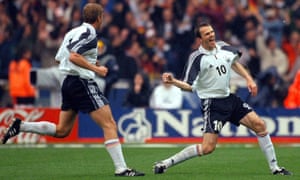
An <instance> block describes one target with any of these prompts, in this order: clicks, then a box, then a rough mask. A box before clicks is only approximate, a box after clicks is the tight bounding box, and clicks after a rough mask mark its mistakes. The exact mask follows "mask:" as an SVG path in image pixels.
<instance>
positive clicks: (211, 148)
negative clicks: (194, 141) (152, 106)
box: [202, 146, 216, 155]
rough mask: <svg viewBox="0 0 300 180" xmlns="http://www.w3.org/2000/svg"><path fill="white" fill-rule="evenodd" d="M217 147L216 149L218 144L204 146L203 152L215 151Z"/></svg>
mask: <svg viewBox="0 0 300 180" xmlns="http://www.w3.org/2000/svg"><path fill="white" fill-rule="evenodd" d="M215 149H216V146H202V151H203V154H205V155H206V154H210V153H212V152H214V150H215Z"/></svg>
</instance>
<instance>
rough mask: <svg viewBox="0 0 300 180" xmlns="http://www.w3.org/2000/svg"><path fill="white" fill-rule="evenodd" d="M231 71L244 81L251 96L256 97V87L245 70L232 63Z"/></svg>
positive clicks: (237, 63) (238, 64) (236, 63)
mask: <svg viewBox="0 0 300 180" xmlns="http://www.w3.org/2000/svg"><path fill="white" fill-rule="evenodd" d="M232 69H233V70H234V71H235V72H236V73H238V74H239V75H241V76H242V77H243V78H245V79H246V81H247V86H248V90H249V92H250V93H251V95H252V96H256V95H257V85H256V83H255V81H254V80H253V78H252V77H251V75H250V74H249V73H248V72H247V70H246V69H245V68H244V67H243V66H242V65H241V64H240V63H239V62H234V63H233V64H232Z"/></svg>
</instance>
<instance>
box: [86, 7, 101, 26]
mask: <svg viewBox="0 0 300 180" xmlns="http://www.w3.org/2000/svg"><path fill="white" fill-rule="evenodd" d="M102 15H103V7H102V6H101V5H100V4H97V3H88V4H86V5H85V6H84V8H83V14H82V16H83V21H84V22H87V23H94V22H96V21H97V19H98V17H99V16H102Z"/></svg>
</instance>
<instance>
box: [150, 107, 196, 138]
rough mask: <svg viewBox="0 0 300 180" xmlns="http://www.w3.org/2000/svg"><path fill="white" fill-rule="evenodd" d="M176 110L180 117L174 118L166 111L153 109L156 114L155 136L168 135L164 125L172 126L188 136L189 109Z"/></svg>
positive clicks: (184, 135)
mask: <svg viewBox="0 0 300 180" xmlns="http://www.w3.org/2000/svg"><path fill="white" fill-rule="evenodd" d="M177 112H178V114H180V117H181V118H180V119H178V118H176V117H175V116H174V115H173V114H172V113H170V112H168V111H154V114H156V123H157V131H156V132H155V136H161V137H166V136H168V135H169V134H168V132H167V131H166V125H169V126H170V127H172V128H173V129H174V130H176V132H178V133H179V134H180V135H182V136H183V137H188V136H189V119H190V118H189V115H190V114H191V111H188V110H178V111H177Z"/></svg>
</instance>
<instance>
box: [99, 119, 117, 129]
mask: <svg viewBox="0 0 300 180" xmlns="http://www.w3.org/2000/svg"><path fill="white" fill-rule="evenodd" d="M102 128H107V129H115V130H116V129H117V124H116V122H115V121H114V120H109V121H106V122H105V123H103V127H102Z"/></svg>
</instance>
